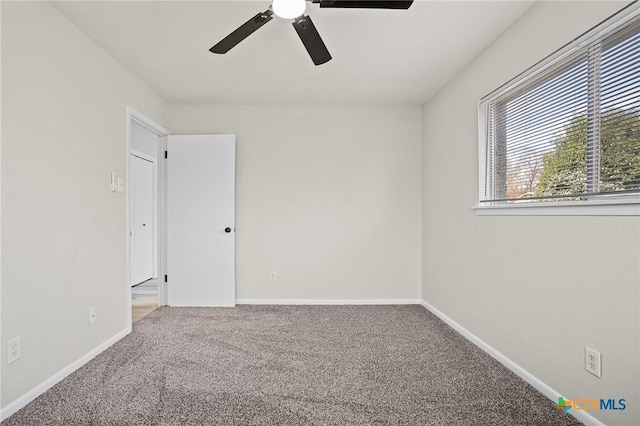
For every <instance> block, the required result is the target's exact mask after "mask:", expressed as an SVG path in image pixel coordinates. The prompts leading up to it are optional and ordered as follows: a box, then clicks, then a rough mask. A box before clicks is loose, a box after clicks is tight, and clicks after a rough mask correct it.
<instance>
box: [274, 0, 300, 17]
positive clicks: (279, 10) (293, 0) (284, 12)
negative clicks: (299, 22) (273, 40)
mask: <svg viewBox="0 0 640 426" xmlns="http://www.w3.org/2000/svg"><path fill="white" fill-rule="evenodd" d="M272 7H273V13H275V14H276V15H278V16H279V17H281V18H284V19H293V18H297V17H298V16H300V15H302V14H303V13H304V11H305V9H306V7H307V5H306V1H305V0H273V5H272Z"/></svg>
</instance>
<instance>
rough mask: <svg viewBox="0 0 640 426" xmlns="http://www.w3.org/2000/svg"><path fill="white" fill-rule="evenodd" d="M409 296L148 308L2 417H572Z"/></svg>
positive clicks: (536, 420) (139, 421) (135, 421)
mask: <svg viewBox="0 0 640 426" xmlns="http://www.w3.org/2000/svg"><path fill="white" fill-rule="evenodd" d="M553 405H554V404H553V403H552V402H551V401H549V400H548V399H547V398H545V397H544V396H543V395H542V394H540V393H538V392H537V391H536V390H535V389H533V388H532V387H530V386H529V385H528V384H526V383H525V382H524V381H522V380H521V379H519V378H518V377H516V376H515V375H513V374H512V373H511V372H509V371H508V370H507V369H506V368H504V367H503V366H502V365H501V364H499V363H498V362H497V361H495V360H493V359H492V358H491V357H489V356H488V355H487V354H485V353H484V352H483V351H481V350H480V349H478V348H477V347H476V346H474V345H473V344H471V343H470V342H468V341H467V340H465V339H464V338H463V337H462V336H460V335H459V334H457V333H456V332H455V331H453V330H452V329H451V328H449V327H448V326H447V325H445V324H444V323H443V322H441V321H440V320H439V319H437V318H436V317H435V316H434V315H432V314H430V313H429V312H428V311H426V310H425V309H424V308H423V307H421V306H240V307H237V308H161V309H159V310H156V311H155V312H153V313H151V314H150V315H149V316H147V317H146V318H144V319H142V320H140V321H139V322H137V323H136V324H135V325H134V330H133V332H132V333H131V334H130V335H129V336H127V337H126V338H124V339H123V340H121V341H120V342H118V343H116V344H115V345H114V346H112V347H111V348H109V349H107V350H106V351H105V352H103V353H102V354H100V355H99V356H97V357H96V358H94V359H93V360H92V361H91V362H89V363H88V364H87V365H85V366H84V367H82V368H81V369H79V370H78V371H76V372H75V373H73V374H72V375H71V376H69V377H68V378H67V379H65V380H63V381H62V382H60V383H59V384H58V385H56V386H55V387H53V388H52V389H50V390H49V391H48V392H46V393H45V394H44V395H42V396H41V397H39V398H38V399H36V400H35V401H33V402H32V403H31V404H29V405H28V406H26V407H25V408H24V409H22V410H21V411H19V412H18V413H16V414H14V415H13V416H12V417H10V418H9V419H8V420H6V421H5V422H3V423H2V426H13V425H20V426H25V425H65V426H69V425H309V424H312V425H509V426H512V425H545V426H547V425H576V424H580V423H578V422H577V421H576V420H575V419H573V418H572V417H569V416H567V415H565V414H563V413H561V412H559V411H557V410H556V409H554V407H553Z"/></svg>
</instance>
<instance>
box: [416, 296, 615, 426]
mask: <svg viewBox="0 0 640 426" xmlns="http://www.w3.org/2000/svg"><path fill="white" fill-rule="evenodd" d="M421 305H422V306H424V308H425V309H427V310H428V311H429V312H431V313H432V314H434V315H435V316H437V317H438V318H440V319H441V320H442V321H444V322H445V323H446V324H447V325H449V326H450V327H451V328H453V329H454V330H455V331H457V332H458V333H460V334H461V335H462V336H463V337H464V338H466V339H467V340H469V341H470V342H471V343H473V344H474V345H476V346H477V347H479V348H480V349H482V350H483V351H485V352H486V353H488V354H489V355H490V356H491V357H492V358H494V359H495V360H496V361H498V362H500V363H501V364H502V365H504V366H505V367H507V368H508V369H509V370H511V371H512V372H513V373H514V374H515V375H516V376H518V377H520V378H521V379H523V380H524V381H525V382H527V383H529V384H530V385H531V386H533V387H534V388H536V389H537V390H538V391H539V392H541V393H542V394H543V395H544V396H546V397H547V398H549V399H550V400H551V401H553V402H556V401H558V398H559V397H560V396H566V395H561V394H560V393H559V392H557V391H556V390H555V389H553V388H551V387H550V386H549V385H547V384H546V383H544V382H543V381H542V380H540V379H538V378H537V377H536V376H534V375H533V374H531V373H529V372H528V371H527V370H525V369H524V368H522V367H520V366H519V365H518V364H516V363H515V362H513V361H512V360H511V359H509V358H507V357H506V356H505V355H503V354H502V353H501V352H499V351H498V350H496V349H495V348H493V347H492V346H491V345H489V344H488V343H486V342H485V341H484V340H482V339H480V338H479V337H478V336H476V335H475V334H473V333H471V332H470V331H469V330H467V329H466V328H464V327H463V326H461V325H460V324H458V323H457V322H455V321H454V320H452V319H451V318H449V317H448V316H447V315H445V314H444V313H442V312H440V311H439V310H438V309H437V308H435V307H434V306H433V305H431V304H429V303H427V302H426V301H424V300H423V301H422V302H421ZM568 399H571V398H568ZM569 414H571V415H572V416H573V417H575V418H576V419H578V420H579V421H581V422H582V423H584V424H585V425H587V426H604V423H602V422H600V421H599V420H598V419H596V418H595V417H593V416H592V415H591V414H588V413H587V412H586V411H584V410H570V411H569Z"/></svg>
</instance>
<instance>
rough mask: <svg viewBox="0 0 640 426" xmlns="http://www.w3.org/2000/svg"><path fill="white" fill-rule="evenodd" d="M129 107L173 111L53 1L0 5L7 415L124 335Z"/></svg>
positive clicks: (156, 114) (159, 114) (159, 116)
mask: <svg viewBox="0 0 640 426" xmlns="http://www.w3.org/2000/svg"><path fill="white" fill-rule="evenodd" d="M127 105H130V106H132V107H134V108H135V109H137V110H138V111H141V112H142V113H144V114H145V115H148V116H149V117H150V118H152V119H153V120H155V121H157V122H159V123H160V124H162V123H163V121H164V120H165V115H166V113H167V111H168V110H167V106H166V105H165V104H164V102H163V101H162V100H161V99H160V98H158V97H157V96H156V95H154V94H153V93H152V92H151V91H150V90H149V89H147V87H146V86H144V85H143V84H142V83H141V82H140V81H138V80H137V79H136V78H135V77H134V76H133V75H132V74H130V73H129V72H127V71H126V70H125V69H124V68H123V67H122V66H120V65H119V64H118V63H116V62H115V61H114V60H113V59H112V58H111V57H110V56H109V55H107V54H106V53H105V52H104V51H103V50H102V49H100V48H99V47H98V46H96V45H95V44H94V43H93V42H92V41H91V40H89V39H88V38H87V37H86V36H85V35H83V34H82V33H81V32H80V31H79V30H78V29H77V28H76V27H75V26H74V25H72V24H71V23H69V22H68V21H67V20H66V19H65V18H64V17H63V16H62V15H60V14H59V13H58V12H57V11H56V10H55V9H53V8H52V7H51V6H50V5H49V4H48V3H46V2H2V125H3V126H2V339H3V343H4V341H6V340H8V339H11V338H13V337H15V336H21V338H22V358H21V359H20V360H18V361H17V362H15V363H13V364H11V365H8V366H7V365H6V361H5V360H6V351H5V350H4V344H3V347H2V361H1V362H2V364H3V369H2V404H1V405H2V407H5V408H6V407H7V405H8V404H10V403H12V402H14V401H15V400H16V399H17V398H19V397H20V396H22V395H24V394H25V393H26V392H28V391H30V390H31V389H33V388H34V387H35V386H37V385H39V384H40V383H42V382H43V381H45V380H46V379H48V378H50V377H52V376H53V375H54V374H55V373H57V372H58V371H60V370H61V369H63V368H64V367H66V366H68V365H69V364H71V363H72V362H74V361H76V360H77V359H79V358H80V357H82V356H83V355H85V354H86V353H88V352H90V351H91V350H92V349H93V348H95V347H97V346H99V345H100V344H101V343H103V342H105V341H107V340H108V339H109V338H111V337H112V336H114V335H116V334H117V333H119V332H121V331H123V330H125V329H126V328H127V310H126V309H127V297H128V293H127V289H128V285H127V277H126V266H125V265H126V263H125V262H126V240H125V235H126V223H125V221H126V214H125V193H124V192H123V193H111V192H110V191H109V181H110V173H111V171H115V172H117V173H119V174H120V175H121V176H124V175H125V173H126V161H127V157H128V153H127V152H126V143H125V141H126V106H127ZM90 306H95V307H96V308H97V322H96V323H95V324H94V325H93V326H91V327H90V326H89V325H88V308H89V307H90Z"/></svg>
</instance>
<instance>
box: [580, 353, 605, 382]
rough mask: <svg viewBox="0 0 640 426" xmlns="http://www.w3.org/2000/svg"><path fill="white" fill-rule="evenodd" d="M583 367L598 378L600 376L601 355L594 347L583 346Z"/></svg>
mask: <svg viewBox="0 0 640 426" xmlns="http://www.w3.org/2000/svg"><path fill="white" fill-rule="evenodd" d="M584 369H585V370H586V371H588V372H589V373H591V374H593V375H594V376H596V377H598V378H602V355H601V354H600V352H598V351H596V350H595V349H591V348H589V347H587V346H585V347H584Z"/></svg>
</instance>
